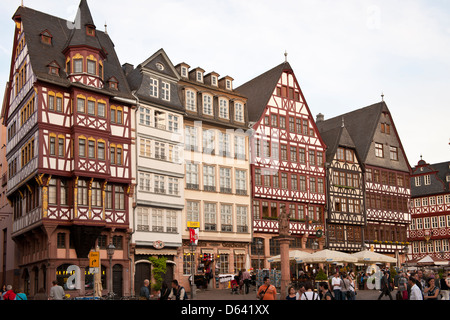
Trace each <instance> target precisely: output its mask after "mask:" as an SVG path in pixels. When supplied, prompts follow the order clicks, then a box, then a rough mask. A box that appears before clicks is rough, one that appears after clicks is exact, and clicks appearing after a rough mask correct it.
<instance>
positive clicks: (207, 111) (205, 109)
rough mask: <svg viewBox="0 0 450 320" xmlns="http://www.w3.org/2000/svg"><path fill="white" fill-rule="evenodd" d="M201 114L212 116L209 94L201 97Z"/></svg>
mask: <svg viewBox="0 0 450 320" xmlns="http://www.w3.org/2000/svg"><path fill="white" fill-rule="evenodd" d="M203 114H205V115H208V116H212V115H213V104H212V96H211V95H209V94H204V95H203Z"/></svg>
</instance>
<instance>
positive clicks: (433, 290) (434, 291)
mask: <svg viewBox="0 0 450 320" xmlns="http://www.w3.org/2000/svg"><path fill="white" fill-rule="evenodd" d="M439 292H440V290H439V288H438V287H437V286H436V285H435V280H434V278H430V279H429V280H428V286H427V287H426V288H425V289H424V290H423V299H424V300H437V299H438V296H439Z"/></svg>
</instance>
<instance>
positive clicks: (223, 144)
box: [219, 132, 231, 157]
mask: <svg viewBox="0 0 450 320" xmlns="http://www.w3.org/2000/svg"><path fill="white" fill-rule="evenodd" d="M219 155H221V156H226V157H228V156H230V155H231V144H230V135H229V134H228V133H223V132H219Z"/></svg>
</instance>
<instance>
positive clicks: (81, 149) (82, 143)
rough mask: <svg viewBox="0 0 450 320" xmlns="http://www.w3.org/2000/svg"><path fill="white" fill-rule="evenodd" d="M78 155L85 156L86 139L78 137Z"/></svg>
mask: <svg viewBox="0 0 450 320" xmlns="http://www.w3.org/2000/svg"><path fill="white" fill-rule="evenodd" d="M78 156H80V157H82V158H84V157H86V139H84V138H79V139H78Z"/></svg>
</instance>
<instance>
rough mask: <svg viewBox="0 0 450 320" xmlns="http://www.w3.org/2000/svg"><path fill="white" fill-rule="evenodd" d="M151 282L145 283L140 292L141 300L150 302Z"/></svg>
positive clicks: (145, 281) (146, 280)
mask: <svg viewBox="0 0 450 320" xmlns="http://www.w3.org/2000/svg"><path fill="white" fill-rule="evenodd" d="M149 287H150V281H149V280H148V279H145V280H144V283H143V285H142V287H141V290H140V292H139V300H150V298H151V295H150V288H149Z"/></svg>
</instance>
